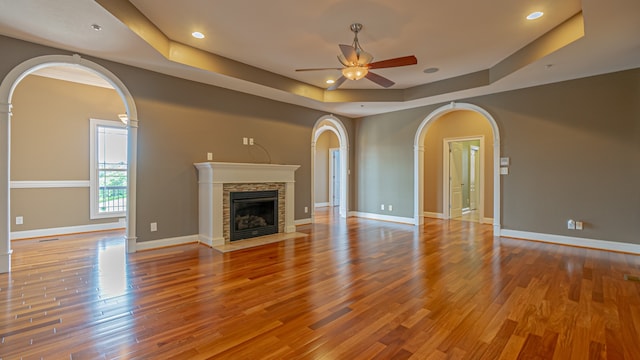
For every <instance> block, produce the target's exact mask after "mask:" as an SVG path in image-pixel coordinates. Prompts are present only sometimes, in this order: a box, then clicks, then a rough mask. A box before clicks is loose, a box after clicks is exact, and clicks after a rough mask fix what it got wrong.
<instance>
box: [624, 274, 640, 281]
mask: <svg viewBox="0 0 640 360" xmlns="http://www.w3.org/2000/svg"><path fill="white" fill-rule="evenodd" d="M624 279H625V280H627V281H638V282H640V276H636V275H629V274H624Z"/></svg>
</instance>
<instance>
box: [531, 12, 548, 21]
mask: <svg viewBox="0 0 640 360" xmlns="http://www.w3.org/2000/svg"><path fill="white" fill-rule="evenodd" d="M542 15H544V13H543V12H542V11H534V12H532V13H531V14H529V15H527V20H535V19H539V18H541V17H542Z"/></svg>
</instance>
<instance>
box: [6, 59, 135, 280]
mask: <svg viewBox="0 0 640 360" xmlns="http://www.w3.org/2000/svg"><path fill="white" fill-rule="evenodd" d="M51 66H71V67H76V68H80V69H83V70H86V71H89V72H91V73H94V74H96V75H98V76H100V77H101V78H103V79H104V80H105V81H107V82H108V83H109V84H110V85H111V86H112V87H113V88H114V89H115V91H116V92H117V93H118V95H119V97H120V98H121V99H122V101H123V103H124V107H125V111H126V114H127V117H128V122H127V134H128V136H127V161H128V169H127V192H128V196H127V206H126V208H127V211H126V227H127V230H126V237H127V239H126V242H125V246H126V251H127V252H135V251H136V236H135V234H136V226H135V224H136V221H135V220H136V219H135V214H136V185H135V184H136V177H137V163H136V161H137V160H136V159H137V128H138V114H137V110H136V106H135V103H134V101H133V97H132V96H131V93H130V92H129V91H128V89H127V88H126V87H125V86H124V84H123V83H122V81H120V79H118V78H117V77H116V76H115V75H114V74H113V73H111V72H110V71H109V70H107V69H106V68H104V67H102V66H100V65H98V64H96V63H94V62H91V61H89V60H85V59H82V58H81V57H80V56H79V55H73V56H68V55H47V56H40V57H36V58H33V59H30V60H27V61H24V62H22V63H21V64H19V65H17V66H16V67H15V68H13V69H12V70H11V71H10V72H9V73H8V74H7V75H6V76H5V78H4V79H3V80H2V83H0V194H1V195H2V196H0V198H1V199H3V200H1V201H2V203H1V204H0V272H2V273H4V272H9V271H10V270H11V252H12V251H11V227H10V219H9V218H10V206H11V204H10V159H11V117H12V112H11V110H12V104H11V99H12V96H13V93H14V90H15V89H16V86H17V85H18V84H19V83H20V82H21V81H22V80H23V79H24V78H25V77H26V76H28V75H29V74H31V73H33V72H34V71H37V70H39V69H43V68H47V67H51Z"/></svg>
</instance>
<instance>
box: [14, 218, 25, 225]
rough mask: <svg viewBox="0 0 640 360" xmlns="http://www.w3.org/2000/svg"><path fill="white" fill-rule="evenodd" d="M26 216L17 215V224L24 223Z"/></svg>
mask: <svg viewBox="0 0 640 360" xmlns="http://www.w3.org/2000/svg"><path fill="white" fill-rule="evenodd" d="M23 221H24V218H23V217H22V216H16V225H22V224H23Z"/></svg>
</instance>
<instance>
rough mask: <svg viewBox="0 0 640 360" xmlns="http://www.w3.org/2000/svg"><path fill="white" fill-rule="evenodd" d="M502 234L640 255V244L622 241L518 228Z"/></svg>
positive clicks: (503, 231) (504, 230)
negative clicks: (535, 231)
mask: <svg viewBox="0 0 640 360" xmlns="http://www.w3.org/2000/svg"><path fill="white" fill-rule="evenodd" d="M500 236H503V237H509V238H516V239H524V240H535V241H542V242H547V243H552V244H560V245H569V246H577V247H583V248H591V249H598V250H608V251H617V252H624V253H630V254H636V255H640V245H638V244H629V243H622V242H616V241H604V240H595V239H586V238H578V237H572V236H564V235H553V234H541V233H534V232H528V231H518V230H508V229H502V230H500Z"/></svg>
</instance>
